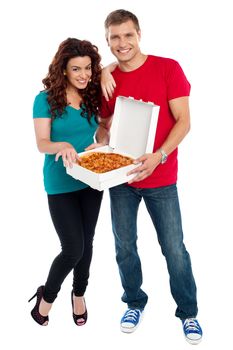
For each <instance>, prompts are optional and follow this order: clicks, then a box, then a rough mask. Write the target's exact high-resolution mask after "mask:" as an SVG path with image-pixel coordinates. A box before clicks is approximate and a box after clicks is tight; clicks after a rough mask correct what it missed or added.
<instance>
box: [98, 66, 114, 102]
mask: <svg viewBox="0 0 233 350" xmlns="http://www.w3.org/2000/svg"><path fill="white" fill-rule="evenodd" d="M116 66H117V63H116V62H114V63H111V64H109V65H108V66H106V67H104V68H103V69H102V72H101V82H100V84H101V89H102V93H103V95H104V97H105V98H106V100H107V101H109V99H110V98H112V95H113V92H114V90H115V88H116V82H115V80H114V78H113V76H112V74H111V72H113V71H114V69H115V68H116Z"/></svg>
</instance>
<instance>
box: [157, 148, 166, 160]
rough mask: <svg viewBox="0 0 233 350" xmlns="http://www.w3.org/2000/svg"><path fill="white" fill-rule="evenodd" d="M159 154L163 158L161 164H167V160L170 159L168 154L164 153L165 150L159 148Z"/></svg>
mask: <svg viewBox="0 0 233 350" xmlns="http://www.w3.org/2000/svg"><path fill="white" fill-rule="evenodd" d="M157 152H159V153H160V156H161V160H160V163H161V164H164V163H166V161H167V158H168V155H167V153H166V152H165V151H164V149H163V148H159V149H158V150H157Z"/></svg>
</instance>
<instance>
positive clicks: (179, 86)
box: [167, 60, 191, 101]
mask: <svg viewBox="0 0 233 350" xmlns="http://www.w3.org/2000/svg"><path fill="white" fill-rule="evenodd" d="M190 89H191V85H190V83H189V81H188V80H187V78H186V76H185V74H184V72H183V70H182V68H181V66H180V65H179V63H178V62H176V61H173V60H171V61H170V66H169V69H168V73H167V97H168V101H169V100H172V99H174V98H179V97H183V96H189V95H190Z"/></svg>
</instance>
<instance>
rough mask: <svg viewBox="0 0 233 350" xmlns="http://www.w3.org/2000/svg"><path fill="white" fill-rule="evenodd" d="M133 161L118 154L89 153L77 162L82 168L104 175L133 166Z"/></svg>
mask: <svg viewBox="0 0 233 350" xmlns="http://www.w3.org/2000/svg"><path fill="white" fill-rule="evenodd" d="M133 161H134V160H133V159H132V158H130V157H127V156H123V155H121V154H118V153H104V152H90V153H88V154H86V155H84V156H80V160H79V161H78V162H77V163H78V164H79V165H80V166H82V167H83V168H86V169H88V170H91V171H93V172H95V173H106V172H107V171H111V170H115V169H118V168H121V167H124V166H126V165H130V164H133Z"/></svg>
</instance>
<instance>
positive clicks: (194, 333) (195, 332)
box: [182, 318, 202, 345]
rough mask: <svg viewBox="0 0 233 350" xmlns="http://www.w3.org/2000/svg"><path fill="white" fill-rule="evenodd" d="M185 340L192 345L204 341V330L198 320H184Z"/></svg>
mask: <svg viewBox="0 0 233 350" xmlns="http://www.w3.org/2000/svg"><path fill="white" fill-rule="evenodd" d="M182 324H183V330H184V335H185V339H186V340H187V342H189V343H190V344H194V345H195V344H199V343H200V341H201V339H202V329H201V326H200V325H199V323H198V321H197V319H196V318H186V320H182Z"/></svg>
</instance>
